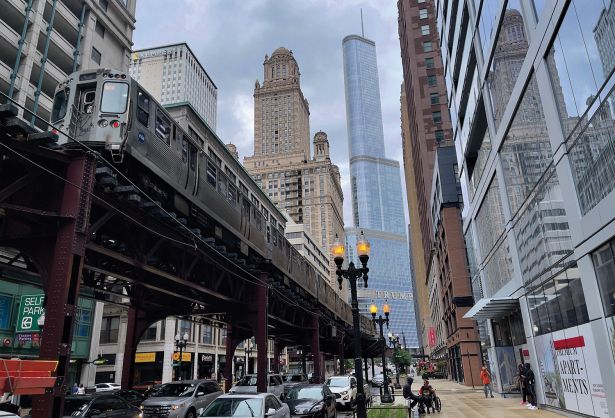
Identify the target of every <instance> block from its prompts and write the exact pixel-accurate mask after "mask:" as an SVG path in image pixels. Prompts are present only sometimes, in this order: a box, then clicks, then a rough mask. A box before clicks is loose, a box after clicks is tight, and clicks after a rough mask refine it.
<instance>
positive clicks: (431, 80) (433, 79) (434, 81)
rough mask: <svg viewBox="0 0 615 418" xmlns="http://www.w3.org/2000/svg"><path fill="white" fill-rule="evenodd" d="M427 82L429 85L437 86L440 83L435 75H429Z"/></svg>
mask: <svg viewBox="0 0 615 418" xmlns="http://www.w3.org/2000/svg"><path fill="white" fill-rule="evenodd" d="M427 84H428V85H429V87H435V86H437V85H438V80H437V79H436V76H435V75H428V76H427Z"/></svg>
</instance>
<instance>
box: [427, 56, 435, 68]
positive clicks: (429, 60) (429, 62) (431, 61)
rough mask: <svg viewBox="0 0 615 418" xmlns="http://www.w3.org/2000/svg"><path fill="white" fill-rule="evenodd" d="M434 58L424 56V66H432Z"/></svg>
mask: <svg viewBox="0 0 615 418" xmlns="http://www.w3.org/2000/svg"><path fill="white" fill-rule="evenodd" d="M433 67H434V60H433V57H429V58H425V68H433Z"/></svg>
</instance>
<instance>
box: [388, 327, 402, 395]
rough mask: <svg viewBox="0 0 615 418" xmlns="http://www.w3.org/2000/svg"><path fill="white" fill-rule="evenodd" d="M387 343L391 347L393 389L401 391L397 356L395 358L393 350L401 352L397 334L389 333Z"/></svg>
mask: <svg viewBox="0 0 615 418" xmlns="http://www.w3.org/2000/svg"><path fill="white" fill-rule="evenodd" d="M388 337H389V342H390V343H391V347H393V361H394V364H395V389H401V385H400V384H399V368H400V364H399V361H397V356H395V350H396V349H397V350H401V342H400V340H399V334H395V335H393V334H392V333H391V332H390V331H389V335H388Z"/></svg>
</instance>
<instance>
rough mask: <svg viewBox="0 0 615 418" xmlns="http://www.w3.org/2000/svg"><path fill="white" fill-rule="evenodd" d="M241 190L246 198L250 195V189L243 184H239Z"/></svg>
mask: <svg viewBox="0 0 615 418" xmlns="http://www.w3.org/2000/svg"><path fill="white" fill-rule="evenodd" d="M239 190H241V193H242V194H243V195H244V196H247V195H248V188H247V187H246V186H245V185H244V184H243V183H242V182H239Z"/></svg>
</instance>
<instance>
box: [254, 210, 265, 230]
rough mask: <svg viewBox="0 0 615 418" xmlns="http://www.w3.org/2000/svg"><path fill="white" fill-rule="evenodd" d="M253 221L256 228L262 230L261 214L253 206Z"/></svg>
mask: <svg viewBox="0 0 615 418" xmlns="http://www.w3.org/2000/svg"><path fill="white" fill-rule="evenodd" d="M254 222H255V223H256V228H258V230H259V231H262V230H263V215H261V214H260V213H259V212H258V209H257V208H254Z"/></svg>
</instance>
